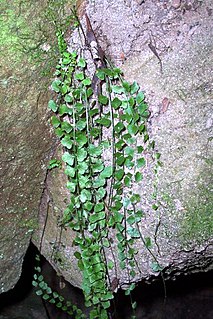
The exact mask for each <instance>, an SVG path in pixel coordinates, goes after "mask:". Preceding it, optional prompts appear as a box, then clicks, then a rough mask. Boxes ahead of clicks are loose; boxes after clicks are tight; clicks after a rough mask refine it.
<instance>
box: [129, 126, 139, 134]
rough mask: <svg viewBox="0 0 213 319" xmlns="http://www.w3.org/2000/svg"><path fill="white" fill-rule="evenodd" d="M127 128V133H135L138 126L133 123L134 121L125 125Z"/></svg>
mask: <svg viewBox="0 0 213 319" xmlns="http://www.w3.org/2000/svg"><path fill="white" fill-rule="evenodd" d="M127 130H128V132H129V134H131V135H135V134H137V132H138V126H137V125H135V124H134V123H132V124H129V125H127Z"/></svg>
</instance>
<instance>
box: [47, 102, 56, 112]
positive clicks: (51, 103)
mask: <svg viewBox="0 0 213 319" xmlns="http://www.w3.org/2000/svg"><path fill="white" fill-rule="evenodd" d="M48 107H49V109H50V110H52V111H53V112H56V111H57V110H58V106H57V104H56V103H55V101H53V100H50V101H49V102H48Z"/></svg>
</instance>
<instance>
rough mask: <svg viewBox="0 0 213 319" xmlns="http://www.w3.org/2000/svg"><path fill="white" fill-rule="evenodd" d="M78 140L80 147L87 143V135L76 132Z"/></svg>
mask: <svg viewBox="0 0 213 319" xmlns="http://www.w3.org/2000/svg"><path fill="white" fill-rule="evenodd" d="M79 133H80V132H79ZM76 141H77V143H78V146H79V147H83V146H84V145H85V144H86V143H87V137H86V136H85V135H84V134H82V133H80V134H76Z"/></svg>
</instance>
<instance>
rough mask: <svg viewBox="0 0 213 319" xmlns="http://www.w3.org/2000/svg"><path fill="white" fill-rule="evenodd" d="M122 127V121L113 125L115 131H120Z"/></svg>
mask: <svg viewBox="0 0 213 319" xmlns="http://www.w3.org/2000/svg"><path fill="white" fill-rule="evenodd" d="M124 128H125V126H124V124H123V123H122V122H118V123H117V124H116V125H115V127H114V129H115V132H116V133H120V132H121V131H122V130H123V129H124Z"/></svg>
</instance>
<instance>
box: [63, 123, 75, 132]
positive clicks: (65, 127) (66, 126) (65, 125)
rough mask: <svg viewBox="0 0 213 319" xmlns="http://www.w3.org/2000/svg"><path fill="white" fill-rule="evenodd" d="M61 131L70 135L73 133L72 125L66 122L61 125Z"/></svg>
mask: <svg viewBox="0 0 213 319" xmlns="http://www.w3.org/2000/svg"><path fill="white" fill-rule="evenodd" d="M61 129H62V130H63V131H65V132H66V133H70V132H71V131H72V126H71V125H70V123H68V122H66V121H65V122H62V123H61Z"/></svg>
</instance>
